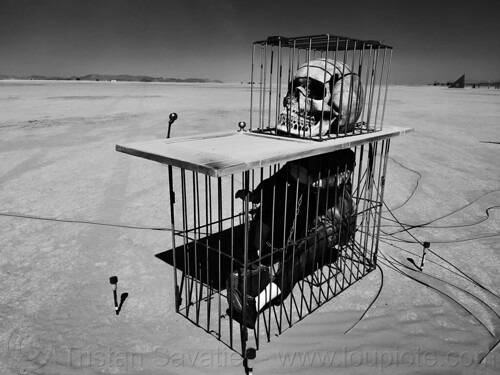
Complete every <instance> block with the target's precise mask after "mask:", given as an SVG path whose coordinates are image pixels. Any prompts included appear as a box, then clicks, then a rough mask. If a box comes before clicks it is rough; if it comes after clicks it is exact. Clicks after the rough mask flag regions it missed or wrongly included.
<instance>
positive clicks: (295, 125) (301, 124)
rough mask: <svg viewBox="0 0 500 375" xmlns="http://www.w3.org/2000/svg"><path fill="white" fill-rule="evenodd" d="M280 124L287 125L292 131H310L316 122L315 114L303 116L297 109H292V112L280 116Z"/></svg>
mask: <svg viewBox="0 0 500 375" xmlns="http://www.w3.org/2000/svg"><path fill="white" fill-rule="evenodd" d="M279 121H280V124H281V125H282V126H286V127H287V128H289V129H290V131H293V132H297V131H306V132H307V131H309V129H310V128H311V127H312V126H314V125H315V124H316V120H315V119H314V117H313V116H307V117H305V116H303V115H302V114H300V113H299V112H298V111H296V110H292V113H291V114H288V113H287V114H284V113H282V114H281V115H280V117H279Z"/></svg>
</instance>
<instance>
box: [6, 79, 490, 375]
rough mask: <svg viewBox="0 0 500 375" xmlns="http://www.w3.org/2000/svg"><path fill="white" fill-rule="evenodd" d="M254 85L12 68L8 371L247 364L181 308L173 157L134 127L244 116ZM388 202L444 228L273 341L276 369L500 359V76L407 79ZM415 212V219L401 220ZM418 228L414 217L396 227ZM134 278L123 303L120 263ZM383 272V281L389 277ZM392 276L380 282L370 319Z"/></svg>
mask: <svg viewBox="0 0 500 375" xmlns="http://www.w3.org/2000/svg"><path fill="white" fill-rule="evenodd" d="M249 97H250V93H249V87H247V86H240V85H230V84H223V85H211V84H203V85H191V84H144V83H119V82H118V83H105V82H43V81H0V103H1V106H0V183H1V189H0V214H1V216H0V228H1V230H0V287H1V293H0V347H1V349H0V373H1V374H21V373H26V374H28V373H33V374H75V375H87V374H181V373H182V374H205V373H209V374H235V373H236V374H237V373H243V370H242V367H241V358H240V357H239V356H237V355H235V354H234V353H233V352H231V351H230V350H228V349H227V348H226V347H225V346H224V345H223V344H221V343H220V342H218V341H217V340H216V339H215V338H214V337H213V336H211V335H208V334H207V333H205V332H204V331H203V330H201V329H200V328H198V327H196V326H195V325H193V324H192V323H190V322H188V321H187V320H185V319H184V318H183V317H182V316H180V315H178V314H176V313H175V308H174V290H173V286H172V284H173V280H172V270H171V267H170V266H169V265H168V264H166V263H164V262H162V261H161V260H159V259H158V258H157V257H155V254H158V253H159V252H161V251H164V250H166V249H168V248H169V246H170V242H171V234H170V233H169V232H168V231H158V230H152V229H151V228H166V227H168V225H169V213H168V199H167V171H166V168H165V167H164V166H162V165H160V164H157V163H154V162H151V161H147V160H144V159H139V158H135V157H132V156H129V155H124V154H121V153H118V152H116V151H115V145H116V144H123V143H129V142H135V141H144V140H150V139H156V138H163V137H165V135H166V130H167V122H168V115H169V113H171V112H177V113H178V115H179V119H178V120H177V122H176V123H175V124H174V125H173V129H172V134H173V137H176V136H185V135H194V134H200V133H209V132H216V131H221V130H227V131H236V129H237V123H238V122H239V121H248V108H249ZM384 124H385V125H393V126H402V127H410V128H414V129H415V132H414V133H412V134H409V135H406V136H404V137H400V138H395V139H394V140H393V141H392V142H391V153H390V156H391V159H390V161H389V167H388V168H389V169H388V181H387V186H386V193H385V201H386V203H387V205H388V207H389V208H391V210H393V213H394V215H395V216H396V217H397V218H398V220H399V221H401V222H402V223H406V224H412V225H419V224H425V225H421V226H419V227H417V228H415V229H412V231H411V232H412V233H413V235H414V236H415V237H417V238H418V239H419V240H420V241H428V242H430V243H431V250H432V253H429V254H428V257H427V263H426V265H425V267H424V271H423V272H418V271H415V268H414V267H413V265H412V264H411V263H410V262H409V261H408V258H413V259H414V260H415V261H416V262H417V263H419V259H420V255H421V252H422V247H421V245H419V244H415V243H410V242H399V241H394V237H391V236H389V235H388V234H389V233H393V232H395V231H397V230H398V227H397V226H395V222H394V221H393V220H390V219H392V216H391V215H390V213H389V212H388V211H387V210H386V211H385V212H384V214H383V216H384V220H383V221H382V230H383V233H382V236H381V244H380V252H381V257H380V266H381V269H382V271H383V273H382V272H380V271H379V270H377V271H375V272H372V273H371V274H370V275H369V276H367V277H366V278H364V279H363V280H361V281H360V282H358V283H356V284H355V285H354V286H352V287H351V288H350V289H348V290H347V291H346V292H344V293H342V294H341V295H339V296H338V297H336V298H335V299H334V300H332V301H330V302H329V303H327V304H325V305H324V306H322V307H321V308H320V309H319V310H318V311H316V312H315V313H314V314H312V315H310V316H308V317H307V318H306V319H304V320H303V321H301V322H299V323H298V324H296V325H295V326H294V327H292V328H291V329H289V330H287V331H286V332H284V333H283V334H282V335H281V336H279V337H273V339H272V340H271V342H269V343H266V342H264V343H262V344H261V348H260V350H259V351H258V354H257V361H256V364H255V373H256V374H258V373H262V374H290V373H296V374H302V373H310V374H331V373H335V374H337V373H338V374H368V373H370V374H373V373H384V374H431V373H432V374H475V373H478V374H479V373H481V374H497V373H499V371H500V345H499V346H496V347H495V345H496V344H497V343H498V341H499V340H500V315H499V314H500V274H499V272H498V265H499V263H500V244H499V243H500V242H499V240H500V206H499V205H500V203H499V202H500V173H499V171H500V170H499V165H500V144H499V142H500V128H499V126H500V90H493V89H487V88H481V89H475V90H474V89H447V88H443V87H403V86H391V87H390V88H389V96H388V101H387V110H386V117H385V123H384ZM495 142H496V143H495ZM399 229H400V228H399ZM396 236H397V237H399V238H400V239H403V240H410V241H412V240H413V239H412V238H411V237H409V236H408V235H407V234H406V233H404V232H401V233H398V234H397V235H396ZM112 275H117V276H118V278H119V283H118V293H119V295H121V294H122V293H128V297H127V299H126V300H125V301H124V303H123V306H122V309H121V311H120V314H119V315H118V316H116V315H115V313H114V307H113V298H112V291H111V287H110V284H109V277H110V276H112ZM381 286H382V288H381ZM380 288H381V292H380V296H379V297H378V298H377V300H376V301H375V303H374V304H373V306H371V308H370V309H369V310H368V311H367V312H366V315H364V317H363V319H362V320H361V321H359V322H358V323H357V324H356V325H355V326H354V328H352V329H351V330H349V331H348V332H347V333H346V331H347V330H348V329H349V328H350V327H352V326H353V324H355V323H356V322H357V321H358V319H359V318H360V317H361V316H362V314H363V313H364V312H365V310H366V308H367V307H368V306H369V305H370V302H371V301H372V300H373V299H374V297H375V296H376V294H377V292H378V291H379V289H380Z"/></svg>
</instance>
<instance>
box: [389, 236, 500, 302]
mask: <svg viewBox="0 0 500 375" xmlns="http://www.w3.org/2000/svg"><path fill="white" fill-rule="evenodd" d="M380 242H383V243H385V244H386V245H389V246H392V247H395V248H396V249H398V250H401V251H404V252H407V253H409V254H412V255H413V256H416V257H419V256H420V255H419V254H415V253H413V252H411V251H409V250H406V249H403V248H402V247H399V246H396V245H394V244H392V243H390V242H387V241H386V240H384V239H382V240H380ZM427 250H429V249H427ZM433 254H434V253H433ZM436 256H437V257H438V258H441V257H440V256H439V255H437V254H436ZM444 261H445V262H446V260H445V259H444ZM427 262H428V263H432V264H435V265H436V266H437V267H441V268H443V269H445V270H446V271H448V272H451V273H453V274H455V275H456V276H459V277H461V278H463V279H465V280H467V281H471V282H472V283H473V284H476V285H477V283H476V282H475V281H474V280H471V279H470V277H469V276H467V275H464V273H463V272H462V273H459V272H456V271H454V270H453V269H450V268H447V267H445V266H443V265H442V264H441V263H438V262H435V261H433V260H432V259H428V260H427ZM477 286H478V287H480V288H482V289H484V290H485V291H487V292H488V293H490V294H492V295H494V296H495V297H497V298H500V296H499V295H498V294H496V293H495V292H493V291H492V290H490V289H487V288H485V287H483V286H481V285H477Z"/></svg>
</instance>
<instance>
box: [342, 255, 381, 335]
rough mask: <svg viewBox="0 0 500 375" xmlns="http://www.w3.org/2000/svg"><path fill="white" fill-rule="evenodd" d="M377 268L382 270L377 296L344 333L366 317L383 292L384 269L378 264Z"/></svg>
mask: <svg viewBox="0 0 500 375" xmlns="http://www.w3.org/2000/svg"><path fill="white" fill-rule="evenodd" d="M377 268H378V269H379V270H380V287H379V288H378V292H377V294H376V295H375V297H374V298H373V300H372V301H371V302H370V304H369V305H368V307H367V308H366V310H365V311H364V312H363V314H362V315H361V316H360V317H359V319H358V320H357V321H356V322H355V323H354V324H353V325H352V326H351V327H350V328H349V329H348V330H347V331H345V332H344V335H345V334H346V333H348V332H349V331H350V330H351V329H353V328H354V327H355V326H356V325H357V324H358V323H359V322H360V321H361V320H362V319H363V318H364V317H365V315H366V313H367V312H368V310H370V308H371V307H372V306H373V304H374V303H375V301H377V299H378V297H379V296H380V293H381V292H382V288H383V286H384V271H383V270H382V267H380V266H379V265H378V264H377Z"/></svg>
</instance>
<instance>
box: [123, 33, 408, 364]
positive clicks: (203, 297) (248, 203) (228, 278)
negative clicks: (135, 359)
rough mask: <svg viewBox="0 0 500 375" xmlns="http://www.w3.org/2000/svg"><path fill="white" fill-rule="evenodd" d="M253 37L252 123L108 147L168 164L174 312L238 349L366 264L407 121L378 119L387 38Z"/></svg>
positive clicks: (326, 295)
mask: <svg viewBox="0 0 500 375" xmlns="http://www.w3.org/2000/svg"><path fill="white" fill-rule="evenodd" d="M255 45H258V46H261V57H262V58H263V62H262V63H261V65H260V68H261V71H260V77H259V84H252V86H253V87H252V99H251V102H252V105H251V118H252V117H254V118H255V114H257V123H258V126H257V127H256V128H255V127H252V126H250V129H249V131H245V129H244V127H245V126H244V125H245V124H244V123H240V124H239V126H240V129H239V130H238V131H234V132H230V133H226V134H217V135H200V136H195V137H189V138H174V139H162V140H154V141H149V142H141V143H134V144H129V145H124V146H120V145H117V147H116V148H117V150H118V151H120V152H124V153H128V154H131V155H134V156H138V157H142V158H146V159H150V160H153V161H156V162H160V163H163V164H166V165H167V166H168V177H169V193H170V194H169V197H170V200H169V201H170V218H171V228H172V244H171V248H169V249H168V250H167V251H165V252H163V253H161V254H158V255H157V256H158V257H159V258H160V259H162V260H164V261H166V262H167V263H169V264H171V265H172V268H173V280H174V289H175V307H176V311H177V312H178V313H179V314H182V315H183V316H184V317H185V318H187V319H188V320H190V321H191V322H193V323H194V324H196V325H197V326H199V327H201V328H203V329H204V330H205V331H206V332H208V333H210V334H211V335H213V336H214V337H215V338H216V339H217V340H219V341H221V342H223V343H224V344H226V345H227V346H228V347H229V348H231V349H232V350H234V351H236V352H238V353H240V354H241V355H242V356H243V357H245V358H246V359H249V358H250V357H254V353H255V351H254V347H255V348H257V349H258V348H259V347H260V345H261V342H262V340H264V341H266V342H267V341H270V340H271V338H272V337H273V336H274V335H279V334H281V333H283V332H284V331H285V330H287V329H288V328H290V327H292V326H293V325H294V324H296V323H297V322H299V321H301V320H302V319H304V318H306V317H307V316H308V315H310V314H311V313H312V312H314V311H315V310H316V309H318V308H319V307H320V306H322V305H323V304H324V303H326V302H328V301H329V300H331V299H332V298H334V297H335V296H337V295H338V294H339V293H341V292H343V291H345V290H346V289H347V288H348V287H349V286H351V285H352V284H353V283H355V282H357V281H359V280H361V279H362V278H363V277H364V276H366V275H367V274H368V273H370V272H371V271H373V270H374V269H375V267H376V265H377V249H378V238H379V230H380V220H381V212H382V202H383V195H384V184H385V179H386V171H387V161H388V153H389V146H390V139H391V138H393V137H395V136H399V135H402V134H405V133H406V132H409V131H411V129H402V128H393V127H385V128H384V129H382V119H383V113H384V108H385V96H386V92H387V81H386V80H385V81H384V80H382V79H380V82H378V81H377V82H376V80H377V79H378V78H377V77H382V76H385V77H386V79H387V76H388V67H387V66H386V59H388V60H390V58H387V56H386V55H385V53H386V50H387V49H390V47H387V46H383V45H382V44H380V43H377V42H361V41H357V40H352V39H346V38H340V37H331V36H321V37H304V38H282V37H272V38H268V39H267V40H266V41H264V42H257V43H256V44H255ZM275 49H276V51H277V52H275ZM284 49H288V52H287V53H288V55H287V58H286V59H285V57H284V56H285V53H284V52H283V51H284ZM254 50H255V49H254ZM304 51H305V52H304ZM380 51H383V58H382V64H381V65H382V68H378V66H379V65H378V64H379V60H380V59H381V58H380V57H379V56H378V54H379V52H380ZM317 53H319V55H318V56H317V55H316V54H317ZM302 59H304V60H305V63H304V62H303V61H302ZM285 60H286V61H287V62H288V68H287V69H283V61H285ZM292 65H293V67H292ZM387 65H388V63H387ZM349 66H350V67H349ZM354 66H355V67H356V69H355V70H353V68H352V67H354ZM276 71H278V72H279V73H275V72H276ZM285 71H286V72H287V73H286V75H285V76H286V82H288V83H287V84H286V85H285V87H286V90H285V89H284V88H283V87H282V78H283V74H284V73H283V72H285ZM297 72H298V73H297ZM273 74H275V75H276V76H277V78H276V81H274V82H275V84H272V83H271V82H273V81H272V79H271V77H274V76H273ZM362 82H364V83H362ZM273 85H274V86H273ZM344 86H345V87H346V89H344ZM256 87H257V88H258V89H257V90H256V91H257V92H258V94H257V95H256V94H255V91H254V88H256ZM256 97H258V100H257V102H258V103H259V104H258V110H255V107H254V104H255V102H256ZM381 97H383V98H384V99H383V100H381ZM282 98H285V99H286V100H285V104H287V105H286V106H285V109H284V110H280V109H279V105H278V102H279V101H280V100H281V99H282ZM309 99H314V100H316V101H317V103H313V102H312V101H311V100H309ZM323 99H324V100H323ZM327 99H328V100H327ZM268 100H269V101H268ZM273 100H275V101H276V104H275V105H274V106H272V105H271V104H270V103H271V102H272V101H273ZM266 101H267V103H268V105H267V106H266V104H265V102H266ZM320 101H322V103H320ZM290 103H291V104H290ZM326 106H329V109H328V111H329V113H328V114H327V115H326ZM314 108H316V110H317V109H319V108H321V111H319V113H311V111H312V110H313V109H314ZM255 112H256V113H255ZM352 112H356V113H355V114H354V115H353V114H352ZM252 114H253V115H252ZM294 116H295V117H294ZM315 116H316V117H315ZM317 116H320V117H317ZM176 118H177V116H176V115H175V116H171V121H170V122H169V132H168V133H169V134H170V125H172V122H173V121H175V119H176ZM292 118H293V120H292ZM318 118H319V120H317V119H318ZM294 121H295V122H294ZM251 122H252V120H251ZM313 123H314V124H313ZM295 126H296V128H295V129H294V127H295ZM312 128H314V129H312ZM325 129H326V130H325ZM313 130H314V132H317V133H316V134H313ZM304 139H306V140H304ZM309 140H321V141H324V142H311V141H309ZM249 348H250V351H248V349H249ZM248 353H250V354H251V355H249V354H248Z"/></svg>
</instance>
